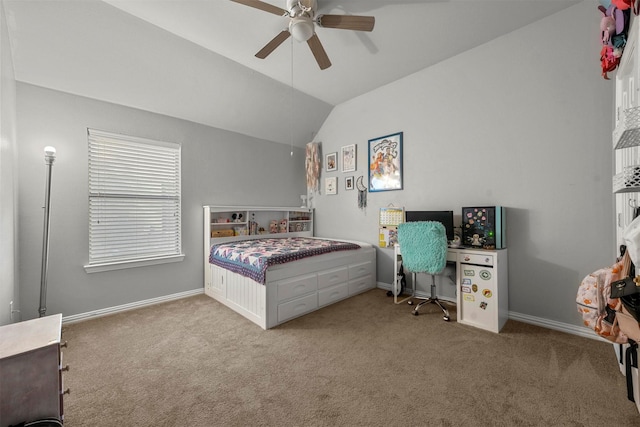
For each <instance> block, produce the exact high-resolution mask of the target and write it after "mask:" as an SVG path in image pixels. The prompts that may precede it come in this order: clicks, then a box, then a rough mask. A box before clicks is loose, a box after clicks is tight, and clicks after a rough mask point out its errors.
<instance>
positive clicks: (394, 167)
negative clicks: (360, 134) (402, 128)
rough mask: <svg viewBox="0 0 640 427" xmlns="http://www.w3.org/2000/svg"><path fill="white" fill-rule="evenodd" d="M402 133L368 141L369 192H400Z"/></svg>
mask: <svg viewBox="0 0 640 427" xmlns="http://www.w3.org/2000/svg"><path fill="white" fill-rule="evenodd" d="M402 152H403V147H402V132H398V133H394V134H391V135H385V136H381V137H379V138H375V139H370V140H369V192H374V191H390V190H402V175H403V171H402Z"/></svg>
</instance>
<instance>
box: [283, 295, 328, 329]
mask: <svg viewBox="0 0 640 427" xmlns="http://www.w3.org/2000/svg"><path fill="white" fill-rule="evenodd" d="M317 308H318V294H317V293H316V292H314V293H312V294H311V295H307V296H305V297H302V298H297V299H294V300H293V301H289V302H284V303H282V304H279V305H278V322H284V321H285V320H289V319H292V318H294V317H298V316H301V315H303V314H306V313H309V312H310V311H313V310H315V309H317Z"/></svg>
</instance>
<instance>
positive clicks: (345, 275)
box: [318, 266, 349, 289]
mask: <svg viewBox="0 0 640 427" xmlns="http://www.w3.org/2000/svg"><path fill="white" fill-rule="evenodd" d="M347 280H349V269H348V268H347V266H344V267H340V268H336V269H333V270H329V271H323V272H320V273H318V289H324V288H328V287H330V286H335V285H338V284H340V283H347Z"/></svg>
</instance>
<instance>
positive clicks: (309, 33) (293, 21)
mask: <svg viewBox="0 0 640 427" xmlns="http://www.w3.org/2000/svg"><path fill="white" fill-rule="evenodd" d="M231 1H233V2H236V3H240V4H244V5H245V6H249V7H253V8H256V9H260V10H262V11H265V12H269V13H273V14H274V15H278V16H282V17H288V18H289V27H288V28H287V29H285V30H282V31H281V32H280V33H279V34H278V35H276V36H275V37H274V38H273V39H272V40H271V41H270V42H269V43H267V44H266V45H265V46H264V47H263V48H262V49H260V51H259V52H258V53H256V57H258V58H260V59H264V58H266V57H267V56H269V54H270V53H271V52H273V51H274V50H275V49H276V48H277V47H278V46H280V45H281V44H282V43H283V42H284V41H285V40H287V39H288V38H289V36H293V38H294V39H295V40H297V41H300V42H304V41H306V42H307V44H308V45H309V48H310V49H311V52H312V53H313V56H314V57H315V58H316V62H317V63H318V66H320V69H321V70H324V69H326V68H329V67H330V66H331V61H330V60H329V57H328V56H327V52H325V50H324V47H322V43H320V39H319V38H318V35H317V34H316V32H315V26H314V23H315V24H317V25H318V26H319V27H323V28H338V29H342V30H355V31H371V30H373V26H374V24H375V18H374V17H373V16H354V15H318V14H317V7H318V4H317V1H316V0H287V9H281V8H279V7H277V6H273V5H271V4H269V3H265V2H263V1H260V0H231Z"/></svg>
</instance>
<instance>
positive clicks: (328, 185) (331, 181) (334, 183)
mask: <svg viewBox="0 0 640 427" xmlns="http://www.w3.org/2000/svg"><path fill="white" fill-rule="evenodd" d="M324 192H325V194H338V177H337V176H332V177H330V178H325V179H324Z"/></svg>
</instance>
